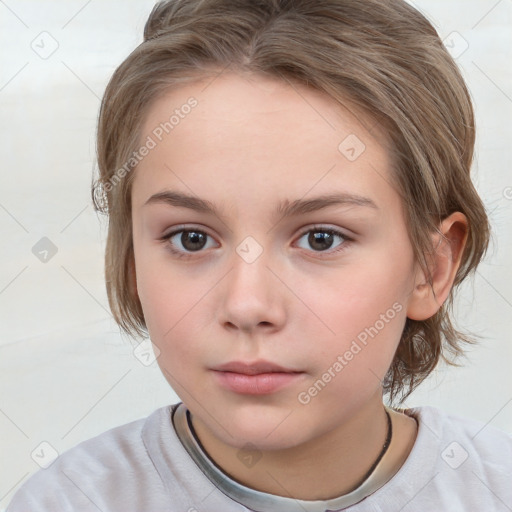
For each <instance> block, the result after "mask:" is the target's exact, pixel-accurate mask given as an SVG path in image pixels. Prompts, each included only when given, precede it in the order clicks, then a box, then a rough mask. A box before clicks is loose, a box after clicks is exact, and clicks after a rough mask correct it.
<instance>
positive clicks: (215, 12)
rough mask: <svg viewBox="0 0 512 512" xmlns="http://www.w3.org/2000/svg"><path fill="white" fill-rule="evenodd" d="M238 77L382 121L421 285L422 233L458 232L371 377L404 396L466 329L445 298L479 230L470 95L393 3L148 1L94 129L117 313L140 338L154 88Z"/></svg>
mask: <svg viewBox="0 0 512 512" xmlns="http://www.w3.org/2000/svg"><path fill="white" fill-rule="evenodd" d="M226 69H228V70H230V71H234V72H240V71H241V72H251V73H256V74H260V75H261V76H266V77H272V78H275V79H278V80H283V81H286V82H289V83H290V84H294V83H295V84H301V85H306V86H308V87H311V88H313V89H315V90H318V91H322V92H324V93H326V94H327V95H329V96H330V97H331V98H333V99H334V100H335V101H337V102H339V103H340V105H344V106H345V105H347V104H349V105H351V106H352V107H355V108H356V109H360V111H361V112H363V113H365V114H367V116H368V117H369V118H370V119H372V120H374V121H375V122H376V123H378V124H379V126H380V127H382V128H383V129H384V130H385V133H386V134H387V136H388V138H389V141H390V147H389V148H388V149H389V150H390V155H391V156H392V161H393V181H394V185H395V187H396V189H397V191H398V192H399V193H400V196H401V198H402V203H403V210H404V214H405V217H406V224H407V230H408V235H409V238H410V241H411V244H412V247H413V250H414V255H415V258H416V261H418V262H419V264H420V265H421V268H422V269H423V270H424V271H425V273H426V275H427V276H428V280H429V283H430V284H432V280H431V269H430V265H429V264H428V262H429V261H430V257H431V256H432V255H433V253H434V251H435V248H434V247H433V246H432V234H434V233H436V232H439V231H438V227H439V224H440V222H441V221H442V220H443V219H444V218H446V217H447V216H448V215H450V214H451V213H453V212H455V211H460V212H462V213H463V214H464V215H465V216H466V217H467V219H468V238H467V243H466V246H465V249H464V252H463V255H462V260H461V264H460V267H459V269H458V271H457V274H456V277H455V281H454V286H453V288H452V290H451V292H450V295H449V297H448V299H447V300H446V301H445V303H444V304H443V305H442V307H441V308H440V309H439V311H438V312H437V313H436V314H435V315H434V316H432V317H431V318H428V319H427V320H424V321H415V320H411V319H409V318H408V319H407V320H406V323H405V326H404V330H403V332H402V336H401V340H400V343H399V345H398V349H397V351H396V354H395V357H394V359H393V362H392V364H391V367H390V368H389V371H388V373H387V375H386V377H385V379H384V390H385V391H386V392H388V393H389V394H390V397H391V399H392V400H394V399H395V398H397V397H401V398H400V400H401V401H403V399H405V397H407V396H408V395H409V394H410V393H411V392H412V391H413V389H415V387H416V386H417V385H418V384H419V383H421V382H422V381H423V380H424V379H425V378H426V377H427V376H428V375H429V374H430V372H431V371H432V370H433V369H434V368H435V366H436V365H437V363H438V362H439V360H440V358H442V359H444V360H445V361H447V362H449V363H453V362H454V360H455V358H456V356H458V355H460V354H462V353H463V349H462V345H463V344H464V343H473V342H474V339H473V337H471V336H470V335H468V334H466V333H463V332H460V331H458V330H457V329H456V328H455V326H454V323H453V321H452V309H453V293H454V291H455V289H456V287H457V286H458V285H459V284H460V283H461V282H462V281H463V279H465V278H466V277H467V276H468V275H469V274H470V273H472V272H473V271H474V270H475V269H476V267H477V265H478V263H479V262H480V260H481V258H482V257H483V256H484V254H485V252H486V250H487V246H488V243H489V236H490V227H489V221H488V217H487V214H486V211H485V207H484V205H483V203H482V201H481V199H480V197H479V195H478V194H477V192H476V190H475V187H474V186H473V183H472V181H471V176H470V168H471V163H472V159H473V148H474V142H475V124H474V113H473V107H472V104H471V99H470V95H469V93H468V90H467V88H466V85H465V83H464V80H463V78H462V76H461V73H460V71H459V69H458V67H457V65H456V64H455V62H454V60H453V59H452V57H451V56H450V54H449V53H448V52H447V50H446V48H445V47H444V46H443V43H442V41H441V40H440V38H439V36H438V34H437V33H436V31H435V29H434V28H433V26H432V25H431V24H430V22H429V21H428V20H427V19H426V18H425V17H424V16H423V15H422V14H421V13H419V12H418V11H417V10H415V9H414V8H413V7H411V6H410V5H408V4H407V3H406V2H405V1H403V0H171V1H164V2H160V3H158V4H156V5H155V7H154V8H153V11H152V12H151V14H150V16H149V19H148V20H147V22H146V25H145V29H144V41H143V42H142V43H141V44H140V45H139V46H138V47H137V48H136V49H135V50H134V51H133V52H132V53H131V54H130V55H129V56H128V57H127V58H126V59H125V60H124V62H122V63H121V65H120V66H119V67H118V68H117V70H116V71H115V73H114V74H113V76H112V78H111V80H110V82H109V84H108V86H107V88H106V91H105V94H104V97H103V100H102V104H101V110H100V115H99V122H98V132H97V157H98V168H99V177H98V179H96V180H93V184H92V198H93V203H94V207H95V209H96V211H97V212H101V213H105V214H107V215H108V217H109V224H108V235H107V242H106V251H105V278H106V288H107V294H108V300H109V305H110V308H111V311H112V313H113V315H114V318H115V320H116V322H117V323H118V324H119V326H120V327H121V328H122V330H123V331H124V332H126V333H127V334H128V335H131V336H147V327H146V324H145V320H144V315H143V311H142V307H141V304H140V301H139V298H138V296H137V294H136V292H135V290H134V289H133V287H132V286H130V285H129V275H130V272H131V271H133V268H134V253H133V234H132V224H131V222H132V220H131V185H132V182H133V177H134V169H135V168H136V163H137V162H136V161H135V159H133V158H132V155H133V152H134V151H135V150H136V149H137V148H138V147H140V144H141V140H140V137H141V128H142V126H143V122H144V119H145V115H146V114H147V112H148V110H149V108H150V106H151V104H152V103H153V102H154V101H155V100H156V99H157V98H159V97H161V96H162V95H163V94H165V93H166V92H168V91H170V90H172V89H173V88H174V87H177V86H181V85H182V84H184V83H187V82H192V81H195V80H197V79H198V78H203V77H206V76H214V73H217V74H218V73H219V72H221V71H223V70H226Z"/></svg>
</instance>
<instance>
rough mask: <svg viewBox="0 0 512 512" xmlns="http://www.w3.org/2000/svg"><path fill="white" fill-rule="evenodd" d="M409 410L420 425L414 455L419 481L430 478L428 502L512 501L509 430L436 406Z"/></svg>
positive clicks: (491, 505) (496, 504)
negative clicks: (505, 430) (445, 410)
mask: <svg viewBox="0 0 512 512" xmlns="http://www.w3.org/2000/svg"><path fill="white" fill-rule="evenodd" d="M406 412H407V413H408V414H409V415H412V416H414V417H415V418H416V419H417V421H418V425H419V428H418V438H417V443H416V444H417V446H415V448H416V451H415V453H414V456H415V462H416V470H417V472H416V474H417V475H418V483H421V482H423V481H425V482H428V483H425V485H426V487H425V489H424V491H423V494H424V496H425V499H426V500H428V501H426V503H428V502H433V503H436V504H437V506H439V507H441V509H442V510H445V509H446V508H444V507H449V508H450V510H463V509H464V510H468V509H471V510H483V509H487V510H491V509H492V510H502V509H503V510H506V508H504V507H503V504H504V503H507V504H509V505H510V504H511V503H512V486H511V482H512V435H511V434H510V433H507V432H504V431H502V430H499V429H497V428H495V427H493V426H492V425H491V424H490V422H488V423H485V422H481V421H477V420H474V419H470V418H464V417H461V416H458V415H455V414H452V413H449V412H444V411H441V410H440V409H438V408H436V407H430V406H425V407H418V408H413V409H408V410H407V411H406ZM413 451H414V449H413ZM422 462H423V467H422V466H421V464H422ZM425 462H427V464H426V465H425ZM426 477H428V478H426Z"/></svg>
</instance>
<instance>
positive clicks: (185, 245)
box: [161, 229, 213, 258]
mask: <svg viewBox="0 0 512 512" xmlns="http://www.w3.org/2000/svg"><path fill="white" fill-rule="evenodd" d="M209 238H210V239H212V237H211V236H210V235H208V234H207V233H205V232H204V231H200V230H199V229H181V230H179V231H173V232H172V233H169V234H168V235H165V236H163V237H162V238H161V240H162V241H165V242H166V243H167V244H168V246H169V249H170V251H171V252H172V253H173V254H176V255H177V256H178V257H180V258H181V257H187V256H189V255H190V254H191V253H194V252H201V250H202V249H208V248H209V247H211V244H210V245H208V239H209ZM212 240H213V239H212Z"/></svg>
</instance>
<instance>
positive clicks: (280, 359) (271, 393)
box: [8, 0, 512, 512]
mask: <svg viewBox="0 0 512 512" xmlns="http://www.w3.org/2000/svg"><path fill="white" fill-rule="evenodd" d="M144 39H145V40H144V42H143V43H142V44H141V45H140V46H139V47H138V48H137V49H136V50H135V51H134V52H133V53H132V54H131V55H130V56H129V57H128V58H127V59H126V60H125V61H124V62H123V63H122V64H121V66H120V67H119V68H118V69H117V70H116V72H115V73H114V76H113V77H112V79H111V81H110V83H109V85H108V87H107V90H106V93H105V96H104V99H103V103H102V107H101V112H100V117H99V127H98V164H99V169H100V177H99V180H98V181H97V182H96V183H95V185H94V187H93V197H94V202H95V206H96V208H97V209H98V210H99V211H102V212H105V213H108V215H109V232H108V240H107V247H106V283H107V291H108V296H109V302H110V306H111V309H112V311H113V314H114V316H115V318H116V320H117V322H118V323H119V325H120V326H121V327H122V328H123V329H124V330H125V331H126V332H127V333H131V334H133V335H144V334H149V336H150V338H151V340H152V342H153V344H154V346H155V353H156V355H157V356H158V359H157V361H158V364H159V366H160V368H161V370H162V372H163V374H164V375H165V377H166V379H167V380H168V382H169V384H170V385H171V386H172V387H173V389H174V390H175V391H176V393H177V394H178V395H179V396H180V398H181V400H182V402H180V403H178V404H174V405H172V406H168V407H163V408H161V409H158V410H156V411H155V412H154V413H153V414H151V415H150V416H149V417H148V418H146V419H142V420H138V421H134V422H132V423H129V424H127V425H123V426H120V427H117V428H115V429H113V430H110V431H108V432H105V433H103V434H101V435H99V436H97V437H95V438H93V439H90V440H88V441H85V442H83V443H81V444H79V445H78V446H76V447H75V448H73V449H71V450H69V451H68V452H66V453H64V454H63V455H61V456H60V457H59V458H58V459H57V460H56V461H55V462H54V463H53V464H52V465H51V466H50V467H49V468H48V469H46V470H41V471H40V472H38V473H37V474H35V475H34V476H33V477H31V478H30V480H29V481H27V482H26V483H25V484H24V485H23V486H22V487H21V489H20V490H19V491H18V492H17V493H16V495H15V496H14V499H13V500H12V502H11V505H10V507H9V508H8V510H9V512H21V511H23V512H28V511H37V512H42V511H45V512H50V511H51V512H57V511H93V510H94V511H98V510H100V511H103V512H107V511H116V512H117V511H119V512H132V511H133V512H135V511H144V512H161V511H168V512H171V511H173V512H174V511H183V512H186V511H189V512H190V511H201V512H203V511H211V512H231V511H233V512H234V511H243V510H250V511H260V512H281V511H303V510H306V511H319V512H320V511H321V512H324V511H328V510H329V511H338V510H350V511H354V512H363V511H364V512H366V511H368V512H369V511H386V512H387V511H399V510H400V511H441V510H450V511H455V510H466V511H467V510H496V511H498V510H510V509H511V507H512V485H511V484H512V438H511V436H510V435H508V434H506V433H504V432H501V431H499V430H497V429H494V428H493V427H491V426H485V425H481V424H478V423H476V422H473V421H471V420H467V419H462V418H458V417H455V416H452V415H449V414H446V413H443V412H441V411H439V410H438V409H436V408H432V407H417V408H411V409H406V410H401V409H398V408H396V407H395V408H393V407H391V406H389V405H384V403H383V398H384V397H385V396H387V403H390V404H392V403H395V404H400V403H401V402H402V401H403V399H404V398H405V397H406V396H408V395H409V394H410V392H411V391H412V390H413V389H415V388H416V386H417V385H418V384H419V383H420V382H421V381H422V380H424V379H425V377H426V376H427V375H429V373H430V372H431V371H432V370H433V369H434V367H435V366H436V364H437V363H438V361H439V359H440V358H443V357H445V355H446V354H447V353H452V354H454V355H457V354H458V353H460V352H461V351H462V344H463V343H466V342H468V341H470V340H469V339H468V338H467V337H464V336H463V335H461V333H459V332H457V331H456V330H455V328H454V327H453V325H452V323H451V318H450V315H449V306H450V304H451V301H452V298H453V291H454V289H455V287H456V286H457V285H459V284H460V283H461V282H462V280H463V279H464V278H465V277H467V276H468V275H469V274H470V273H471V272H472V271H474V270H475V268H476V267H477V265H478V263H479V261H480V259H481V258H482V256H483V254H484V253H485V250H486V247H487V243H488V238H489V228H488V220H487V216H486V213H485V208H484V206H483V204H482V201H481V200H480V198H479V197H478V195H477V193H476V191H475V189H474V186H473V185H472V183H471V180H470V165H471V161H472V157H473V145H474V137H475V133H474V120H473V110H472V106H471V101H470V97H469V94H468V91H467V89H466V87H465V84H464V82H463V80H462V78H461V75H460V73H459V71H458V69H457V67H456V65H455V64H454V62H453V60H452V58H451V57H450V56H449V54H448V53H447V51H446V50H445V49H444V47H443V45H442V42H441V41H440V39H439V37H438V36H437V34H436V32H435V30H434V29H433V28H432V26H431V25H430V24H429V22H428V21H427V20H426V19H425V18H424V17H423V16H422V15H421V14H419V13H418V12H417V11H416V10H415V9H413V8H412V7H410V6H409V5H408V4H406V3H405V2H403V1H402V0H386V1H382V0H172V1H167V2H162V3H160V4H157V5H156V6H155V8H154V10H153V12H152V13H151V15H150V17H149V20H148V21H147V24H146V27H145V31H144Z"/></svg>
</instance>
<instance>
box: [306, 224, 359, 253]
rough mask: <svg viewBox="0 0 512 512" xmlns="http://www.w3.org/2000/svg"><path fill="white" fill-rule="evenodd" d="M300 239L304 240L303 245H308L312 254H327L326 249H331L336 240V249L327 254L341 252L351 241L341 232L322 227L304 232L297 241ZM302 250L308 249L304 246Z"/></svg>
mask: <svg viewBox="0 0 512 512" xmlns="http://www.w3.org/2000/svg"><path fill="white" fill-rule="evenodd" d="M302 239H305V243H306V244H307V245H309V247H311V248H312V249H313V251H314V252H327V250H328V249H331V247H332V246H333V245H334V243H335V241H336V240H339V243H338V245H337V246H335V247H336V248H335V249H334V250H332V251H329V252H338V251H342V250H344V249H345V248H346V245H347V243H348V242H351V241H352V239H351V238H349V237H348V236H346V235H345V234H344V233H342V232H341V231H338V230H336V229H332V228H325V227H322V226H315V227H314V228H312V229H309V230H308V231H305V232H304V233H303V234H302V235H301V237H300V238H299V241H300V240H302ZM302 248H303V249H308V247H304V246H302Z"/></svg>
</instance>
